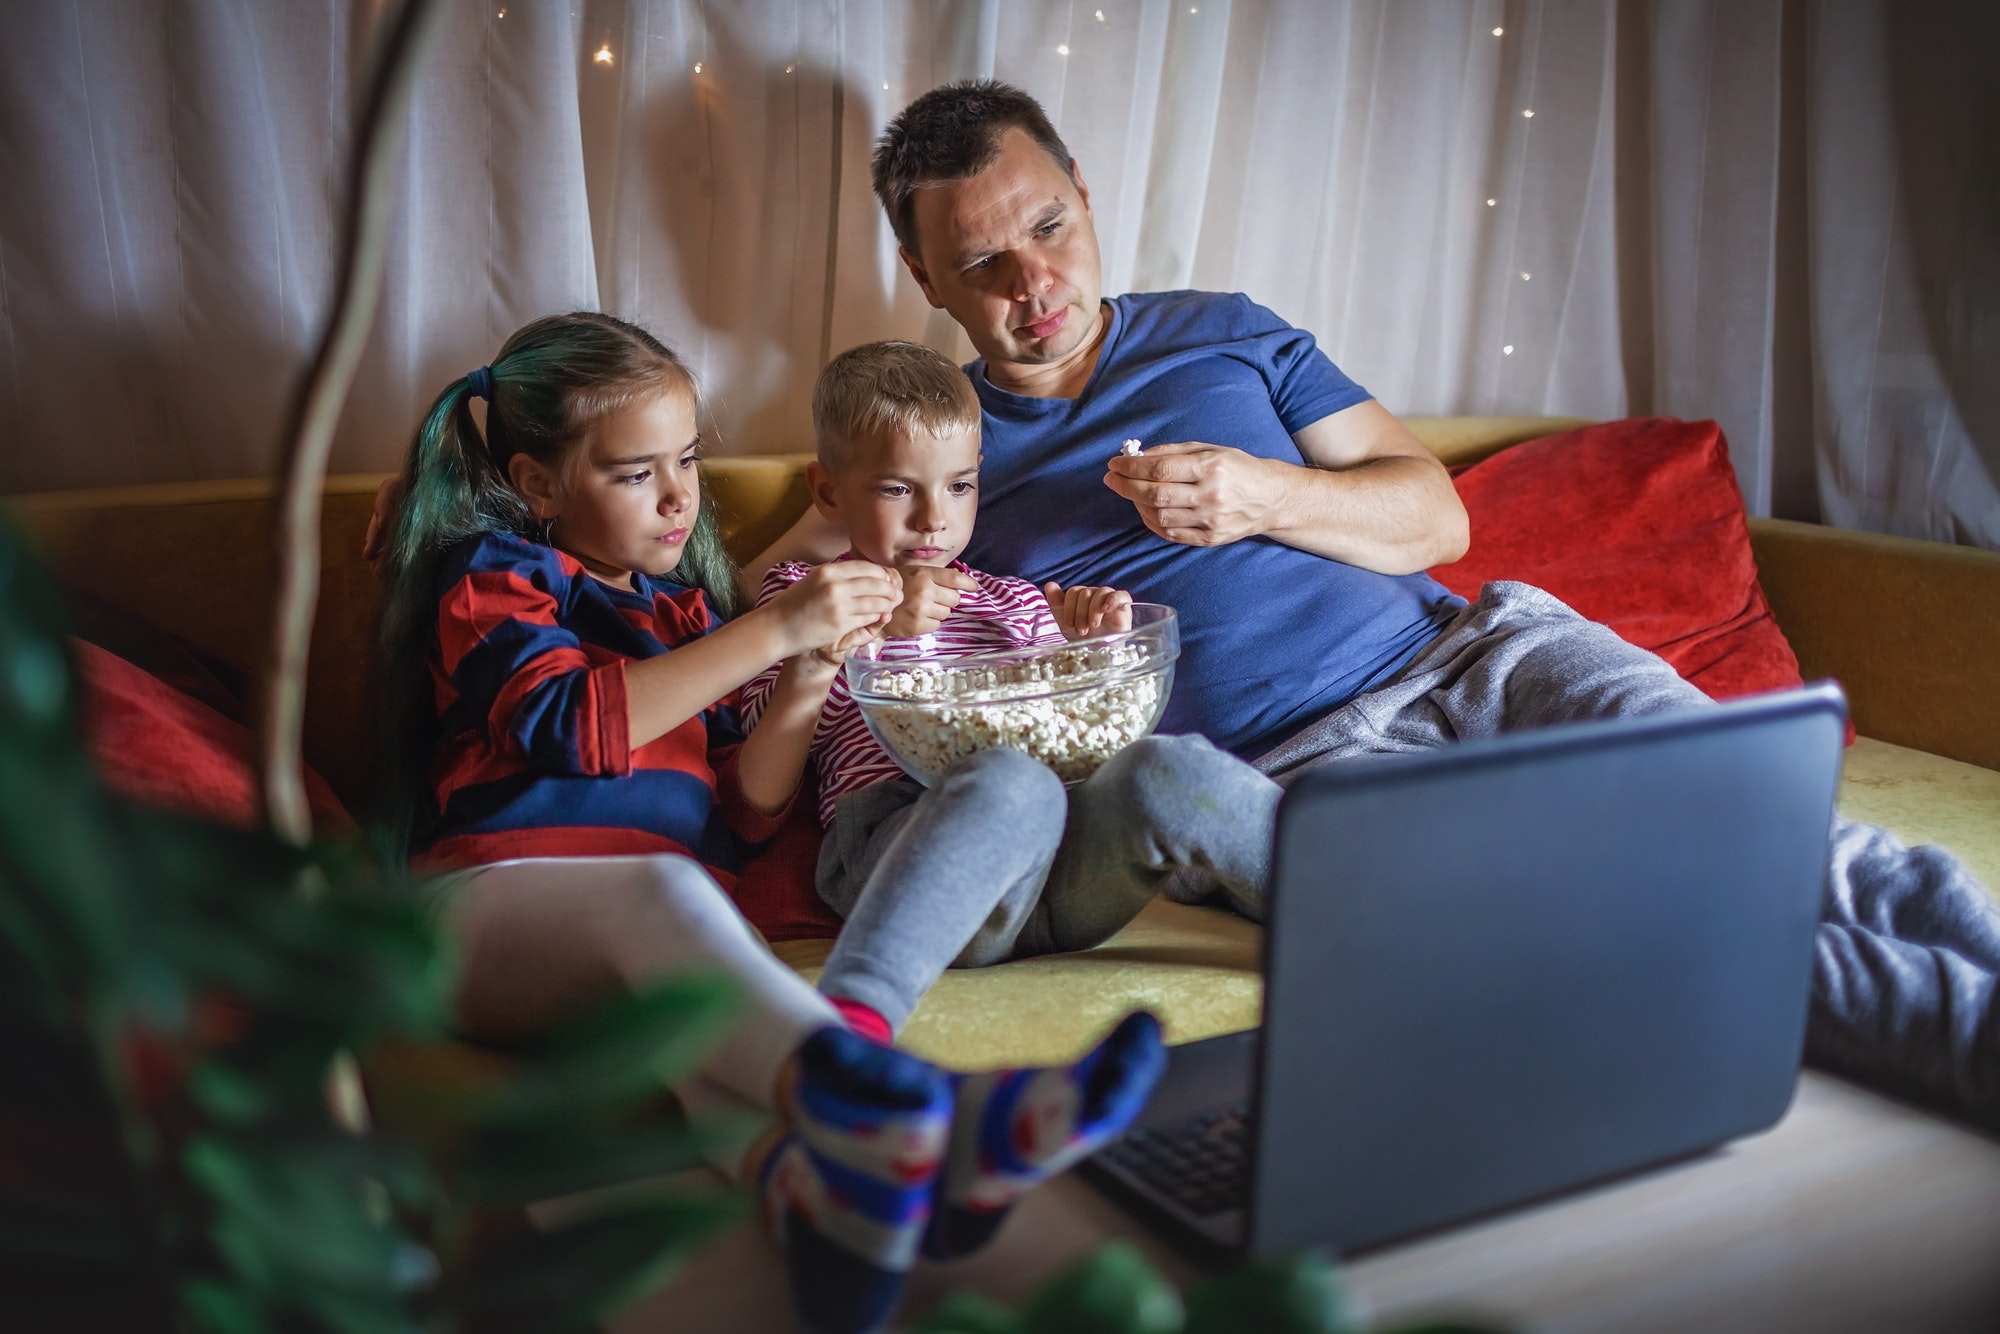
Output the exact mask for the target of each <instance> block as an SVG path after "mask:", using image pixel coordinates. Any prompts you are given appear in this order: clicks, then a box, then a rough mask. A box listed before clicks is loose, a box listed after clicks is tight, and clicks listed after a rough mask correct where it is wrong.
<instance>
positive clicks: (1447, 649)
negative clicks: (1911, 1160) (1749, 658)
mask: <svg viewBox="0 0 2000 1334" xmlns="http://www.w3.org/2000/svg"><path fill="white" fill-rule="evenodd" d="M1709 702H1710V701H1709V699H1708V697H1707V696H1706V695H1704V694H1702V693H1701V691H1699V690H1697V689H1695V688H1694V687H1693V686H1691V685H1689V684H1688V683H1687V682H1685V681H1683V680H1682V679H1681V678H1680V676H1679V675H1678V674H1677V673H1676V672H1675V671H1674V669H1673V668H1672V667H1670V666H1668V665H1667V664H1666V662H1664V661H1663V660H1662V659H1660V658H1659V657H1658V656H1656V655H1654V654H1652V653H1649V652H1647V651H1646V650H1644V649H1640V648H1635V647H1633V646H1632V645H1631V644H1628V643H1626V642H1625V641H1624V640H1623V639H1620V638H1619V637H1618V636H1617V635H1616V634H1615V633H1613V632H1612V631H1611V630H1609V629H1607V628H1605V627H1604V626H1601V625H1598V624H1595V623H1594V622H1591V621H1587V620H1585V619H1584V618H1583V617H1581V616H1579V615H1577V614H1576V613H1575V612H1574V611H1571V610H1570V609H1569V608H1568V607H1567V606H1565V605H1564V604H1563V603H1562V602H1561V601H1559V600H1558V599H1556V598H1555V597H1552V596H1551V595H1549V594H1548V593H1545V592H1543V591H1542V590H1540V589H1538V588H1533V587H1530V586H1529V585H1527V584H1516V583H1493V584H1488V585H1487V586H1486V587H1485V589H1484V590H1483V591H1482V592H1481V594H1480V597H1479V600H1478V601H1477V602H1475V603H1473V604H1472V605H1471V606H1469V607H1467V608H1466V609H1465V610H1464V611H1462V612H1460V613H1459V614H1458V615H1457V616H1456V617H1454V618H1453V619H1452V620H1451V621H1450V622H1448V623H1447V624H1446V626H1445V628H1444V630H1443V631H1442V633H1440V634H1439V635H1438V637H1437V639H1436V640H1434V641H1432V643H1430V644H1429V645H1428V646H1426V647H1425V649H1424V650H1423V652H1421V653H1419V654H1418V655H1417V656H1416V658H1414V659H1413V660H1411V661H1410V662H1409V663H1408V664H1407V665H1405V666H1404V667H1403V669H1402V670H1401V671H1399V672H1397V673H1396V675H1395V676H1393V677H1391V678H1390V679H1389V680H1388V681H1387V682H1385V683H1384V684H1382V685H1381V686H1378V687H1377V688H1376V689H1374V690H1371V691H1369V692H1367V693H1366V694H1364V695H1360V696H1357V697H1356V698H1354V699H1352V700H1349V701H1348V702H1347V703H1346V704H1344V705H1342V706H1341V707H1339V708H1337V709H1334V710H1333V711H1332V712H1330V713H1328V714H1326V715H1324V716H1323V717H1321V718H1319V719H1317V720H1316V721H1314V722H1312V723H1310V724H1308V725H1307V726H1306V727H1305V728H1304V729H1303V730H1301V731H1300V732H1298V733H1297V734H1295V735H1294V736H1292V737H1291V738H1290V739H1288V740H1287V741H1285V742H1284V743H1283V744H1282V745H1280V746H1278V747H1277V748H1275V749H1274V750H1271V751H1270V752H1268V753H1267V754H1265V755H1263V756H1260V757H1259V758H1258V759H1257V761H1256V765H1257V767H1258V768H1259V769H1261V770H1262V771H1264V772H1265V773H1267V774H1269V775H1271V776H1272V777H1273V778H1274V779H1276V780H1277V781H1278V782H1279V783H1281V784H1282V783H1288V782H1290V781H1291V779H1293V778H1294V777H1296V776H1297V775H1298V774H1300V773H1302V772H1304V771H1305V770H1307V769H1309V768H1312V767H1314V766H1316V765H1320V764H1328V763H1335V762H1338V761H1340V760H1343V759H1349V758H1352V757H1354V756H1359V755H1373V754H1381V753H1384V752H1403V751H1418V750H1429V749H1432V748H1433V747H1436V746H1441V745H1445V744H1448V743H1450V742H1453V741H1463V740H1469V739H1471V738H1474V737H1487V736H1494V735H1496V734H1498V733H1501V732H1512V731H1518V730H1520V729H1523V728H1530V727H1545V726H1548V725H1550V724H1553V723H1562V722H1575V721H1579V720H1582V719H1589V718H1609V717H1629V716H1633V715H1638V714H1650V713H1667V712H1671V711H1673V710H1676V709H1692V708H1704V707H1707V706H1708V704H1709ZM1996 977H2000V909H1996V908H1995V906H1994V903H1993V900H1992V899H1991V898H1989V897H1988V896H1987V894H1986V892H1985V890H1984V889H1982V888H1981V887H1980V885H1979V883H1978V882H1977V881H1976V880H1974V879H1973V877H1972V875H1971V874H1970V873H1969V872H1968V871H1967V870H1966V869H1965V867H1963V866H1961V865H1960V864H1959V863H1958V861H1957V860H1956V859H1954V858H1953V857H1952V856H1951V855H1950V854H1949V853H1947V852H1945V851H1944V850H1943V849H1941V848H1937V847H1932V846H1924V847H1918V848H1906V847H1904V846H1903V844H1902V843H1900V842H1899V841H1897V839H1896V837H1895V836H1894V835H1893V834H1890V833H1889V832H1888V831H1886V830H1883V829H1879V828H1876V827H1875V826H1873V825H1863V824H1856V823H1854V822H1852V821H1849V820H1845V819H1842V818H1840V817H1838V816H1836V817H1835V819H1834V824H1833V831H1832V835H1831V838H1830V847H1829V855H1828V864H1827V879H1826V890H1825V895H1824V898H1823V900H1822V904H1821V909H1820V926H1819V937H1818V941H1817V945H1816V952H1815V958H1814V963H1813V990H1812V1008H1811V1011H1810V1017H1809V1020H1808V1023H1807V1028H1806V1054H1807V1057H1808V1059H1810V1060H1812V1061H1813V1062H1814V1063H1815V1064H1818V1065H1822V1066H1825V1067H1826V1068H1828V1069H1831V1070H1834V1071H1838V1072H1840V1073H1843V1074H1847V1075H1850V1076H1852V1077H1854V1078H1856V1079H1859V1080H1862V1081H1864V1082H1866V1083H1868V1084H1871V1085H1874V1086H1876V1087H1878V1088H1883V1089H1887V1090H1889V1091H1892V1092H1896V1093H1900V1094H1903V1095H1905V1096H1908V1097H1912V1098H1915V1099H1917V1100H1920V1101H1923V1102H1926V1103H1929V1104H1931V1105H1933V1106H1937V1107H1942V1108H1944V1109H1946V1110H1950V1111H1955V1112H1957V1113H1958V1114H1960V1115H1963V1116H1966V1117H1968V1118H1970V1119H1972V1120H1974V1121H1977V1122H1979V1123H1981V1124H1983V1125H1985V1126H1987V1127H1989V1128H1991V1129H1996V1130H2000V994H1996V981H1995V979H1996Z"/></svg>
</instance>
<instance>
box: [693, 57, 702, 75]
mask: <svg viewBox="0 0 2000 1334" xmlns="http://www.w3.org/2000/svg"><path fill="white" fill-rule="evenodd" d="M694 72H695V73H696V74H699V73H701V62H700V61H699V60H697V61H695V62H694Z"/></svg>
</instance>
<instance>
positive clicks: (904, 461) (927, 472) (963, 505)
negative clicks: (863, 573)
mask: <svg viewBox="0 0 2000 1334" xmlns="http://www.w3.org/2000/svg"><path fill="white" fill-rule="evenodd" d="M806 481H807V485H808V486H809V487H811V489H812V497H813V501H814V503H815V504H816V505H817V506H818V507H819V512H820V513H821V514H823V515H825V516H826V517H827V518H829V519H832V520H834V521H835V522H837V523H840V524H842V525H844V526H845V527H846V529H847V539H848V542H849V544H850V545H851V546H852V547H853V549H854V554H855V555H857V556H861V557H864V558H865V559H868V560H872V561H874V562H875V563H876V564H877V565H897V566H909V565H930V566H944V565H949V564H951V563H952V561H954V560H956V559H958V553H959V552H961V551H963V550H965V544H966V543H967V542H968V541H970V540H971V539H972V524H973V521H974V520H975V519H976V518H978V516H979V432H978V430H976V429H974V430H970V431H958V432H955V433H953V434H951V435H947V436H943V437H938V436H933V435H931V434H929V433H928V432H925V431H922V430H919V431H915V432H910V433H905V432H902V431H895V430H885V431H878V432H875V433H872V434H870V435H868V436H864V437H863V438H861V439H859V440H855V441H852V442H850V443H849V445H848V450H847V462H846V464H845V465H844V466H843V467H842V468H841V469H840V471H839V472H838V473H834V472H831V471H829V470H828V469H827V468H826V467H824V466H823V465H821V464H819V463H817V462H815V463H811V464H808V465H806Z"/></svg>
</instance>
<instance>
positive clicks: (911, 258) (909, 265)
mask: <svg viewBox="0 0 2000 1334" xmlns="http://www.w3.org/2000/svg"><path fill="white" fill-rule="evenodd" d="M896 254H897V255H898V256H900V257H901V259H902V261H903V267H904V268H906V269H908V270H909V271H910V276H911V277H912V278H915V279H916V280H917V286H919V287H921V288H923V289H924V300H926V301H928V302H930V303H931V309H932V310H943V309H944V301H943V300H942V299H941V298H939V296H938V294H937V288H935V287H933V286H931V276H930V274H928V273H926V272H924V262H923V261H922V260H920V259H918V258H917V257H916V256H915V255H913V254H911V253H910V250H909V247H908V246H897V247H896Z"/></svg>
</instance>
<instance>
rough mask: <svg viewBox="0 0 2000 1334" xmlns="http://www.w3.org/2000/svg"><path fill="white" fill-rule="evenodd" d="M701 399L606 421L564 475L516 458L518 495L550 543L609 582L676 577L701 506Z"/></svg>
mask: <svg viewBox="0 0 2000 1334" xmlns="http://www.w3.org/2000/svg"><path fill="white" fill-rule="evenodd" d="M700 444H701V438H700V436H698V435H697V434H696V433H695V421H694V403H693V402H692V401H691V400H690V399H689V398H688V396H687V395H686V394H681V393H672V392H669V393H663V394H659V395H656V396H655V397H653V398H651V399H648V400H647V401H645V402H643V403H640V404H636V405H634V406H633V407H630V408H627V409H626V410H625V411H623V412H619V413H615V414H613V415H612V416H609V417H606V418H605V419H604V420H603V421H601V422H599V423H598V424H597V425H596V426H595V427H593V428H592V429H591V430H590V432H589V433H588V434H587V435H585V436H584V438H583V439H582V440H580V441H578V442H577V443H576V444H575V445H574V446H572V447H571V448H572V451H573V452H572V453H571V454H570V456H569V457H567V458H565V459H564V467H563V468H562V469H561V471H560V472H555V471H552V470H550V469H547V468H544V467H542V466H541V465H540V464H537V463H536V462H535V461H534V460H533V459H530V458H529V457H528V456H527V455H525V454H516V455H515V456H514V457H513V458H512V459H510V460H508V466H509V471H510V472H511V473H512V477H511V479H510V480H512V481H513V483H514V489H515V490H516V491H518V492H520V494H521V496H522V498H523V499H525V500H526V501H527V502H528V505H529V508H530V509H532V510H533V511H534V513H535V515H536V517H537V518H541V519H553V520H554V521H555V524H554V527H553V528H552V529H551V531H550V534H549V540H550V542H551V543H552V544H554V545H555V546H558V547H560V548H562V549H563V550H564V551H567V552H569V554H570V555H572V556H575V557H576V558H577V560H578V561H580V562H582V564H583V567H584V568H585V569H587V570H589V571H590V572H591V573H592V574H593V575H595V576H597V577H598V578H599V579H602V580H603V581H604V582H606V583H610V584H617V585H619V586H621V587H626V588H629V587H632V586H633V585H632V576H633V575H634V574H647V575H652V576H653V577H655V578H659V577H661V576H664V575H668V574H671V573H673V571H674V568H675V567H676V566H678V565H679V564H680V562H681V552H682V551H684V550H686V548H687V540H688V535H689V533H691V532H692V531H693V530H694V521H695V515H696V514H697V513H699V512H700V508H701V475H700V473H699V472H697V471H696V468H695V460H696V458H697V457H698V455H699V453H700Z"/></svg>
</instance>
